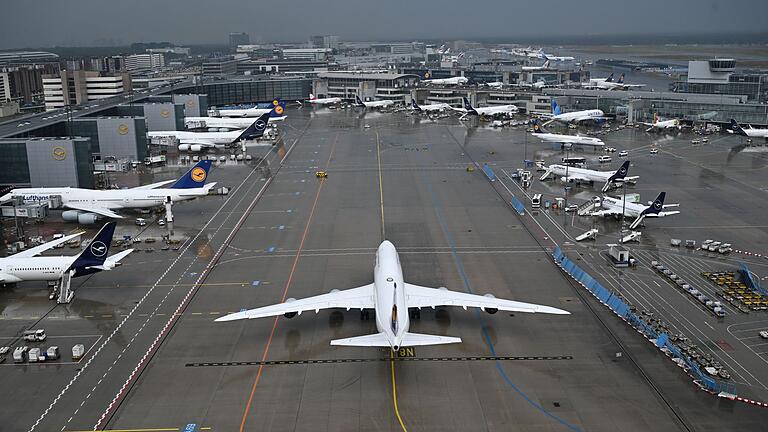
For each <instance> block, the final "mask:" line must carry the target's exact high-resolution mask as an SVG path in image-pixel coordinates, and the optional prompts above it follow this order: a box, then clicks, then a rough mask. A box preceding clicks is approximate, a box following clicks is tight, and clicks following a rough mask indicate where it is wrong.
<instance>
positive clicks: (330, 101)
mask: <svg viewBox="0 0 768 432" xmlns="http://www.w3.org/2000/svg"><path fill="white" fill-rule="evenodd" d="M307 102H309V103H311V104H315V105H333V104H339V103H341V98H340V97H329V98H319V99H318V98H317V97H316V96H315V95H313V94H312V93H310V94H309V99H307Z"/></svg>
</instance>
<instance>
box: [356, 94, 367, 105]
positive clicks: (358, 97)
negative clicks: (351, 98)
mask: <svg viewBox="0 0 768 432" xmlns="http://www.w3.org/2000/svg"><path fill="white" fill-rule="evenodd" d="M355 105H357V106H365V104H364V103H363V100H362V99H360V96H355Z"/></svg>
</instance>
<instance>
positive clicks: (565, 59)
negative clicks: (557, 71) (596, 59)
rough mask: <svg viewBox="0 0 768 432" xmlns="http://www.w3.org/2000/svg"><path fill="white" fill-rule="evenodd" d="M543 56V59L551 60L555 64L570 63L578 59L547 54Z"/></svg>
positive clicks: (542, 54)
mask: <svg viewBox="0 0 768 432" xmlns="http://www.w3.org/2000/svg"><path fill="white" fill-rule="evenodd" d="M541 56H542V58H545V59H549V60H552V61H555V62H569V61H574V60H576V57H573V56H556V55H552V54H545V53H543V52H542V53H541Z"/></svg>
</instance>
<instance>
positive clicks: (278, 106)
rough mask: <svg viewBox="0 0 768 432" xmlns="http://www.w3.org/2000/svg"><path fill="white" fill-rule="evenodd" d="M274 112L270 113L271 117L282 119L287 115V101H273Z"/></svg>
mask: <svg viewBox="0 0 768 432" xmlns="http://www.w3.org/2000/svg"><path fill="white" fill-rule="evenodd" d="M272 105H273V106H274V108H272V111H270V112H269V117H282V116H283V114H285V101H284V100H281V99H275V100H273V101H272Z"/></svg>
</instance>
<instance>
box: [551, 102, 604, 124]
mask: <svg viewBox="0 0 768 432" xmlns="http://www.w3.org/2000/svg"><path fill="white" fill-rule="evenodd" d="M545 116H546V115H545ZM549 117H550V119H549V120H548V121H547V123H551V122H553V121H559V122H563V123H581V122H585V121H593V122H601V121H603V120H605V119H606V117H605V113H603V111H602V110H599V109H593V110H582V111H573V112H569V113H563V112H562V111H561V110H560V105H558V104H557V101H556V100H555V99H552V114H549Z"/></svg>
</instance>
